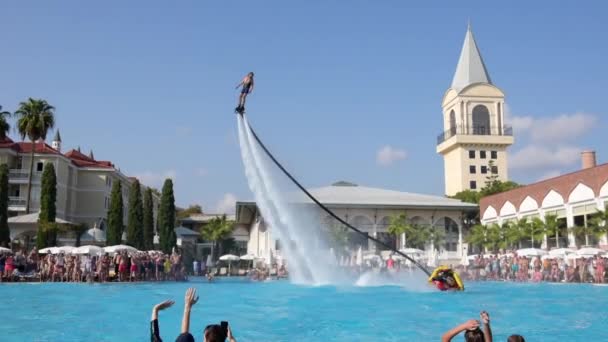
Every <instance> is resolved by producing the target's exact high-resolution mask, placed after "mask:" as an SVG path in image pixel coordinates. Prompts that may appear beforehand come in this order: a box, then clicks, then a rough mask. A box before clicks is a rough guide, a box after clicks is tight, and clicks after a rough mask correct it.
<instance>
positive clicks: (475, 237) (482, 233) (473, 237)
mask: <svg viewBox="0 0 608 342" xmlns="http://www.w3.org/2000/svg"><path fill="white" fill-rule="evenodd" d="M465 240H466V241H467V242H468V243H470V244H471V245H473V246H479V247H485V244H486V241H487V227H486V226H483V225H481V224H476V225H474V226H473V227H471V229H470V230H469V235H468V236H467V237H466V239H465Z"/></svg>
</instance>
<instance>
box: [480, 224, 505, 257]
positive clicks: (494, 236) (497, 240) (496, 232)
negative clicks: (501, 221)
mask: <svg viewBox="0 0 608 342" xmlns="http://www.w3.org/2000/svg"><path fill="white" fill-rule="evenodd" d="M502 240H503V239H502V232H501V229H500V226H499V225H498V224H496V223H494V224H491V225H489V226H488V227H486V243H485V246H484V247H486V248H487V249H488V250H490V251H491V252H493V253H494V252H496V251H497V250H498V248H499V247H500V246H501V242H502Z"/></svg>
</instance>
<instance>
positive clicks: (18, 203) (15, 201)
mask: <svg viewBox="0 0 608 342" xmlns="http://www.w3.org/2000/svg"><path fill="white" fill-rule="evenodd" d="M26 201H27V200H26V199H25V198H24V197H14V196H9V197H8V206H9V207H25V203H26Z"/></svg>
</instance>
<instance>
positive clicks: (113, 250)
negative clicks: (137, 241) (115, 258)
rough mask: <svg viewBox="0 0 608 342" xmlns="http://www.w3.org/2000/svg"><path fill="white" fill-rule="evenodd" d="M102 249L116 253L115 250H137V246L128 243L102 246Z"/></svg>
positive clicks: (131, 251) (132, 251)
mask: <svg viewBox="0 0 608 342" xmlns="http://www.w3.org/2000/svg"><path fill="white" fill-rule="evenodd" d="M103 251H104V252H106V253H116V252H121V251H127V252H129V253H134V252H139V251H138V250H137V248H135V247H131V246H129V245H115V246H108V247H104V248H103Z"/></svg>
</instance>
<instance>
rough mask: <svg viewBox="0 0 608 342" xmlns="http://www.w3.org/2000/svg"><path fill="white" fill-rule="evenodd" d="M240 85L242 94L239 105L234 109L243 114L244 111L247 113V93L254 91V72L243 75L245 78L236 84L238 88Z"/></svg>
mask: <svg viewBox="0 0 608 342" xmlns="http://www.w3.org/2000/svg"><path fill="white" fill-rule="evenodd" d="M239 87H242V89H241V95H240V96H239V105H238V106H237V107H236V108H235V109H234V110H235V111H236V112H237V113H239V114H241V115H243V113H245V100H246V99H247V95H248V94H249V93H251V92H252V91H253V72H250V73H248V74H247V76H245V77H243V80H242V81H241V83H239V84H238V85H237V86H236V89H238V88H239Z"/></svg>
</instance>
